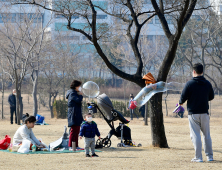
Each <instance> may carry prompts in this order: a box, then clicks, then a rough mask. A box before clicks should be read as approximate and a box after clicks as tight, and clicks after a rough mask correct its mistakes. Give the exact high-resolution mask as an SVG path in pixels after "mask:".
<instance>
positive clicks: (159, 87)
mask: <svg viewBox="0 0 222 170" xmlns="http://www.w3.org/2000/svg"><path fill="white" fill-rule="evenodd" d="M184 86H185V84H184V83H177V82H170V83H165V82H163V81H160V82H158V83H155V84H150V85H148V86H146V87H144V88H143V89H142V90H141V91H140V92H139V93H138V94H137V95H136V96H135V98H134V99H133V101H132V102H131V105H130V108H135V106H139V107H141V106H142V105H144V104H145V103H146V102H148V101H149V100H150V98H151V97H152V96H153V95H154V94H156V93H159V92H165V91H167V90H173V91H181V90H183V87H184Z"/></svg>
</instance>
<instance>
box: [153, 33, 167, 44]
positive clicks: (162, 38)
mask: <svg viewBox="0 0 222 170" xmlns="http://www.w3.org/2000/svg"><path fill="white" fill-rule="evenodd" d="M155 40H156V41H158V42H161V43H164V42H167V37H166V36H165V35H156V36H155Z"/></svg>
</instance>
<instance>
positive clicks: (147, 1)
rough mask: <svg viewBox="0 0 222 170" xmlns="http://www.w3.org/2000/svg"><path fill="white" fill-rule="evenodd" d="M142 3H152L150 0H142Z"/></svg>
mask: <svg viewBox="0 0 222 170" xmlns="http://www.w3.org/2000/svg"><path fill="white" fill-rule="evenodd" d="M143 3H144V4H152V3H151V0H144V1H143Z"/></svg>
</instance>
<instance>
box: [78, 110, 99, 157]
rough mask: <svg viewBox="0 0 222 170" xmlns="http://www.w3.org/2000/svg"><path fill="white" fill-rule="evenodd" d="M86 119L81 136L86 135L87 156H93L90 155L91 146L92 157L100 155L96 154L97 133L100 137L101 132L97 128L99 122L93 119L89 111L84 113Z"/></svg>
mask: <svg viewBox="0 0 222 170" xmlns="http://www.w3.org/2000/svg"><path fill="white" fill-rule="evenodd" d="M84 117H85V119H86V121H84V122H83V123H82V125H81V129H80V134H79V138H80V139H82V137H83V136H84V137H85V150H86V157H91V156H90V155H89V147H90V148H91V152H92V157H98V155H96V154H95V135H97V136H98V137H99V139H100V133H99V130H98V128H97V124H96V123H95V122H94V121H92V114H91V113H87V114H85V115H84Z"/></svg>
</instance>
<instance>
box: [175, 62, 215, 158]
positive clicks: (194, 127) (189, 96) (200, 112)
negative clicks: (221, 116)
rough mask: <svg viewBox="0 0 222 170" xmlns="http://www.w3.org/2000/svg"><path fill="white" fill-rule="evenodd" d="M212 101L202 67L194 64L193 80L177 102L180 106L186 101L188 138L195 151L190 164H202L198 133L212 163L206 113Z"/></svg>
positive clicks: (210, 88)
mask: <svg viewBox="0 0 222 170" xmlns="http://www.w3.org/2000/svg"><path fill="white" fill-rule="evenodd" d="M213 99H214V91H213V88H212V85H211V83H210V82H209V81H207V80H206V79H205V78H204V77H203V65H202V64H200V63H197V64H194V65H193V79H192V80H190V81H188V82H187V83H186V85H185V87H184V89H183V92H182V94H181V97H180V101H179V104H180V105H182V104H183V103H184V102H185V101H187V110H188V120H189V126H190V136H191V140H192V142H193V145H194V149H195V157H194V158H193V159H192V160H191V161H192V162H203V159H202V153H201V152H202V142H201V136H200V131H202V134H203V140H204V151H205V154H206V156H207V161H213V150H212V141H211V137H210V127H209V122H210V117H209V113H208V109H209V103H208V102H209V101H210V100H213Z"/></svg>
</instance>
